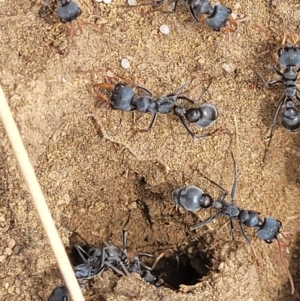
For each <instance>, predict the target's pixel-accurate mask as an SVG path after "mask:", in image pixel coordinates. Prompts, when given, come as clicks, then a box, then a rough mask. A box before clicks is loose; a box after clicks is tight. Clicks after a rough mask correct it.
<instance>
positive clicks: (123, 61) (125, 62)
mask: <svg viewBox="0 0 300 301" xmlns="http://www.w3.org/2000/svg"><path fill="white" fill-rule="evenodd" d="M121 66H122V68H124V69H128V68H130V63H129V61H128V60H127V59H122V61H121Z"/></svg>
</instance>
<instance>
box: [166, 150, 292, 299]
mask: <svg viewBox="0 0 300 301" xmlns="http://www.w3.org/2000/svg"><path fill="white" fill-rule="evenodd" d="M231 154H232V159H233V169H234V182H233V185H232V189H231V202H230V203H228V202H226V201H225V198H226V196H227V195H228V191H226V190H225V189H224V188H223V187H221V186H220V185H219V184H217V183H216V182H214V181H212V180H210V179H209V178H207V177H205V176H203V177H204V178H205V179H206V180H208V181H209V182H211V183H212V184H213V185H215V186H217V187H218V188H219V189H221V190H222V191H223V193H222V195H221V196H220V197H219V198H218V199H216V200H213V198H212V197H211V196H210V195H209V194H206V193H204V192H203V190H202V189H200V188H198V187H195V186H187V187H182V188H179V189H177V190H175V191H174V192H173V193H172V200H173V202H174V203H175V204H176V205H179V206H181V207H182V208H184V209H185V210H187V211H192V212H194V211H198V210H200V209H202V208H204V209H206V208H210V207H212V208H214V209H217V210H218V212H217V213H216V214H214V215H212V216H210V217H209V218H207V219H206V220H204V221H202V222H200V223H197V224H195V225H193V226H190V227H189V229H190V230H191V231H193V230H195V229H197V228H200V227H202V226H204V225H207V224H209V223H210V222H212V221H213V220H215V219H216V218H219V217H221V216H225V217H227V218H229V220H230V232H231V235H232V238H233V239H234V227H233V220H238V222H239V227H240V230H241V233H242V236H243V238H244V239H245V240H246V242H247V243H248V244H249V245H250V247H251V249H252V251H253V253H254V255H255V257H257V256H256V254H255V251H254V249H253V247H252V244H251V241H250V239H249V238H248V237H247V235H246V233H245V230H244V228H243V226H246V227H249V228H257V232H256V233H257V235H258V237H259V238H261V239H262V240H263V241H265V242H266V243H268V244H271V243H272V242H274V241H275V240H276V241H277V242H278V245H279V253H280V257H281V259H282V263H283V266H284V268H285V270H286V272H287V275H288V278H289V280H290V283H291V292H292V294H293V293H294V283H293V279H292V276H291V274H290V272H289V271H288V269H287V267H286V266H285V263H284V260H283V258H282V252H281V246H280V241H279V239H278V235H279V233H280V229H281V227H282V223H281V221H279V220H277V219H275V218H273V217H265V218H264V220H262V219H261V218H260V217H259V212H257V211H254V210H245V209H242V208H241V207H238V206H237V205H236V204H235V195H236V189H237V182H238V172H237V164H236V161H235V159H234V156H233V153H231ZM282 234H283V233H282Z"/></svg>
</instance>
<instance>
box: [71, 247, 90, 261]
mask: <svg viewBox="0 0 300 301" xmlns="http://www.w3.org/2000/svg"><path fill="white" fill-rule="evenodd" d="M74 248H75V249H76V251H77V252H78V254H79V256H80V258H81V259H82V261H83V263H87V262H88V261H87V258H88V257H89V254H88V253H87V252H86V251H85V250H84V249H83V248H82V247H81V246H79V245H75V246H74ZM83 255H85V256H86V257H84V256H83Z"/></svg>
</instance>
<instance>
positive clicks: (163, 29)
mask: <svg viewBox="0 0 300 301" xmlns="http://www.w3.org/2000/svg"><path fill="white" fill-rule="evenodd" d="M159 30H160V32H161V33H162V34H169V33H170V28H169V26H168V25H165V24H164V25H162V26H161V27H159Z"/></svg>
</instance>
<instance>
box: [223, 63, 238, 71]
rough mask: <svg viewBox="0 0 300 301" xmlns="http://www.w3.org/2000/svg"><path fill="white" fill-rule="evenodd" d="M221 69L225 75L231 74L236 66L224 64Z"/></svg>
mask: <svg viewBox="0 0 300 301" xmlns="http://www.w3.org/2000/svg"><path fill="white" fill-rule="evenodd" d="M222 68H223V69H224V70H225V71H226V72H227V73H232V72H234V71H235V70H236V66H234V65H233V64H227V63H224V64H223V65H222Z"/></svg>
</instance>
